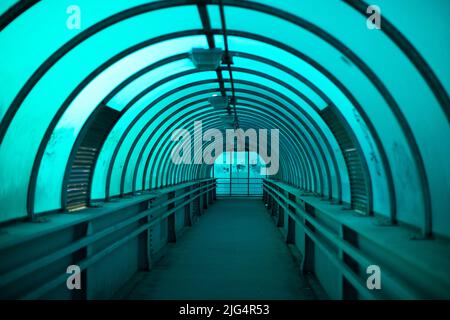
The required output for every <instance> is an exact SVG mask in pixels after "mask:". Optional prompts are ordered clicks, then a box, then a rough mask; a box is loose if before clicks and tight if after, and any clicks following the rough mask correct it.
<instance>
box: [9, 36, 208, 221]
mask: <svg viewBox="0 0 450 320" xmlns="http://www.w3.org/2000/svg"><path fill="white" fill-rule="evenodd" d="M189 35H191V36H192V35H202V34H201V32H200V31H199V30H185V31H182V32H176V33H169V34H165V35H162V36H159V37H155V38H152V39H149V40H146V41H143V42H141V43H138V44H137V45H135V46H132V47H130V48H127V49H125V50H123V51H122V52H120V53H118V54H117V55H115V56H113V57H111V58H110V59H109V60H107V61H106V62H104V63H102V64H101V65H100V66H99V67H97V68H96V69H95V70H94V71H92V72H91V73H90V74H89V75H88V76H87V77H86V78H85V79H84V80H83V81H82V82H80V83H79V84H78V86H77V87H76V88H75V89H74V90H73V91H72V92H71V93H70V94H69V95H68V96H67V98H66V99H65V101H64V102H63V104H62V105H61V107H59V108H58V110H57V112H56V113H55V115H54V116H53V118H52V120H51V122H50V124H49V125H48V127H47V129H46V131H45V133H44V136H43V138H42V140H41V142H40V144H39V148H38V151H37V153H36V156H35V160H34V162H33V167H32V171H31V176H30V180H29V183H28V194H27V211H28V216H29V217H30V218H31V219H32V218H33V216H34V195H35V191H36V183H37V177H38V172H39V168H40V164H41V161H42V157H43V155H44V152H45V149H46V147H47V144H48V142H49V140H50V137H51V135H52V133H53V130H54V129H55V127H56V126H57V124H58V122H59V120H60V118H61V117H62V115H63V114H64V112H65V111H66V110H67V108H68V107H69V106H70V104H71V103H72V101H73V100H74V99H75V98H76V97H77V96H78V94H79V93H80V92H81V91H82V90H83V89H84V88H85V87H86V86H87V85H88V84H89V83H90V82H91V81H92V80H94V79H95V77H97V76H98V75H99V74H101V73H102V72H103V71H104V70H106V69H107V68H108V67H109V66H111V65H112V64H114V63H115V62H117V61H119V60H120V59H122V58H124V57H126V56H128V55H129V54H130V53H132V52H134V51H137V50H139V49H142V48H144V47H147V46H149V45H152V44H156V43H159V42H163V41H166V40H170V39H176V38H179V37H180V36H189ZM97 108H98V106H97ZM5 117H6V114H5ZM0 141H1V125H0Z"/></svg>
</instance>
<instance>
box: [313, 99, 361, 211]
mask: <svg viewBox="0 0 450 320" xmlns="http://www.w3.org/2000/svg"><path fill="white" fill-rule="evenodd" d="M321 115H322V118H323V119H324V120H325V122H326V123H327V125H328V127H329V128H330V130H331V132H332V133H333V135H334V137H335V138H336V140H337V142H338V144H339V147H340V149H341V151H342V154H343V155H344V160H345V164H346V166H347V170H348V174H349V179H350V192H351V206H352V208H353V209H354V210H357V211H360V212H363V213H367V214H368V213H369V188H368V183H367V179H366V175H365V172H364V162H363V161H364V159H361V156H360V153H359V152H358V147H359V146H357V145H356V144H355V142H354V141H353V140H352V138H351V136H350V134H349V132H348V131H347V129H346V127H345V126H344V124H343V123H342V121H341V120H340V118H339V117H338V116H337V115H336V114H335V112H334V111H333V110H332V109H331V108H329V107H327V108H325V109H323V110H322V111H321Z"/></svg>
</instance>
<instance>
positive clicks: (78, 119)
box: [36, 36, 206, 212]
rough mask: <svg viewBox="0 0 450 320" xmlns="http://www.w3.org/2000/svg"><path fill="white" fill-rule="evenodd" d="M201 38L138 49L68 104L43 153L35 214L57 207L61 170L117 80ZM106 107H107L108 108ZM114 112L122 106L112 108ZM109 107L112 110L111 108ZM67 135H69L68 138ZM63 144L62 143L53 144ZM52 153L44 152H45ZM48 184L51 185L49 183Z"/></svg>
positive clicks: (202, 43) (182, 50)
mask: <svg viewBox="0 0 450 320" xmlns="http://www.w3.org/2000/svg"><path fill="white" fill-rule="evenodd" d="M205 42H206V41H205V37H203V36H196V37H184V38H178V39H174V40H170V41H164V42H162V43H158V44H155V45H152V46H149V47H147V48H144V49H141V50H139V51H137V52H135V53H133V54H130V55H128V56H126V57H125V58H123V59H121V60H120V61H118V62H117V63H115V64H114V65H112V66H111V67H109V68H108V69H106V70H105V71H104V72H103V73H101V74H100V75H99V76H97V77H96V78H95V79H94V80H93V81H92V82H91V83H90V84H89V85H88V86H87V87H86V88H85V89H84V90H83V91H81V93H80V94H79V95H78V96H77V97H76V99H74V101H73V102H72V103H71V104H70V106H69V107H68V109H67V111H66V112H65V113H64V115H63V116H62V118H61V120H60V121H59V123H58V125H57V126H56V128H55V130H54V132H53V134H52V137H51V139H50V141H49V147H48V148H47V149H48V150H47V152H46V153H45V154H44V157H43V159H42V164H41V167H40V171H39V176H38V183H37V190H39V191H40V192H37V193H36V200H37V201H36V211H37V212H40V211H48V210H51V209H55V208H58V206H59V199H58V197H57V196H56V195H58V194H61V191H62V190H61V186H62V184H63V183H62V181H63V177H64V171H65V167H66V164H67V160H68V158H69V155H70V152H71V150H72V146H73V143H74V142H75V139H76V137H77V136H78V133H79V132H80V130H81V128H82V126H83V124H84V122H85V121H86V120H87V117H88V116H89V115H90V114H91V112H92V111H93V110H94V109H95V108H96V107H97V106H98V105H99V104H100V103H101V102H102V101H103V99H104V98H105V97H106V96H107V94H108V93H109V92H111V91H112V90H113V89H114V88H115V87H116V85H117V83H120V82H121V81H123V80H125V79H127V78H128V77H130V76H131V75H133V74H134V73H135V72H137V71H139V70H141V69H142V68H144V67H146V66H147V65H149V64H152V63H154V62H156V61H159V60H161V59H164V58H166V57H168V56H171V55H173V54H179V53H185V52H187V51H189V50H190V48H191V47H190V46H191V45H192V44H194V45H197V46H205V45H206V44H205ZM108 106H109V105H108ZM114 106H115V107H116V109H118V111H120V110H122V108H123V105H117V104H116V105H114ZM114 106H113V107H114ZM68 132H69V133H70V135H68ZM57 141H64V143H57ZM50 149H51V150H52V152H48V151H49V150H50ZM48 181H54V182H55V183H52V184H49V183H48Z"/></svg>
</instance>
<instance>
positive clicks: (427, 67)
mask: <svg viewBox="0 0 450 320" xmlns="http://www.w3.org/2000/svg"><path fill="white" fill-rule="evenodd" d="M202 3H203V4H198V2H197V1H188V0H183V1H177V0H175V1H158V2H148V1H137V0H136V1H115V2H113V3H111V4H108V6H104V5H101V4H99V3H97V2H94V1H87V0H86V1H78V2H77V4H78V6H79V7H80V9H81V14H82V16H81V17H82V20H81V21H82V28H81V29H80V30H70V29H68V28H67V27H66V25H65V18H66V17H67V16H66V15H64V14H61V13H64V12H65V11H66V9H67V7H68V6H69V5H71V3H70V1H42V2H36V3H33V2H30V3H28V4H23V3H22V4H21V3H13V2H11V3H10V4H9V5H10V6H11V7H7V6H4V7H3V8H0V9H1V10H3V15H2V16H1V18H0V19H1V23H0V26H1V28H2V30H1V32H0V44H1V49H2V50H0V58H1V61H3V63H2V70H1V74H0V76H1V78H2V79H1V83H2V84H3V85H2V86H1V88H0V99H1V100H0V117H1V124H0V141H1V146H0V163H1V166H0V180H1V181H2V184H1V185H0V197H1V201H0V221H1V222H7V221H10V220H13V219H18V218H24V217H30V216H33V215H36V214H40V213H43V212H48V211H54V210H60V209H63V208H64V204H63V203H62V201H61V198H62V197H61V194H62V193H63V192H64V190H63V185H64V175H65V171H66V167H67V163H68V159H69V157H70V154H71V151H72V149H73V145H74V143H75V142H76V140H77V137H78V135H79V133H80V131H81V129H82V127H83V125H84V124H85V123H86V121H87V120H88V119H89V116H90V115H91V114H92V112H93V111H94V110H95V109H96V108H99V107H101V106H103V105H106V106H108V107H110V108H114V109H116V110H118V111H120V112H121V118H120V119H119V121H118V122H117V123H116V125H115V126H114V127H113V129H112V131H111V132H110V134H109V135H108V137H107V139H106V141H105V143H104V145H103V148H102V150H101V152H100V155H99V158H98V161H97V163H96V167H95V173H94V177H93V182H92V186H91V190H92V191H91V197H92V198H93V199H104V198H110V197H114V196H120V195H123V194H127V193H131V192H136V191H141V190H144V189H149V188H158V187H162V186H164V185H169V184H175V183H178V182H181V181H188V180H194V179H197V178H200V177H204V176H208V175H209V174H210V172H209V170H208V168H205V167H204V166H173V165H171V164H170V161H169V157H170V152H171V147H170V146H171V142H170V133H171V130H170V128H177V127H186V128H191V130H192V126H193V122H194V120H203V121H204V124H205V128H206V127H208V126H211V127H217V126H218V124H219V123H220V122H218V117H217V114H216V113H215V112H214V110H213V109H212V108H211V107H209V105H208V103H207V98H208V97H209V96H211V95H212V94H214V93H217V94H222V93H225V92H231V91H232V87H231V81H230V78H229V74H228V72H226V71H228V69H227V68H226V67H224V70H219V71H218V72H213V71H209V72H208V71H204V72H199V71H198V70H196V69H195V68H194V66H193V64H192V63H191V61H190V60H189V58H188V52H189V51H190V50H191V48H192V47H202V48H208V47H212V46H215V47H219V48H224V47H225V43H224V34H223V30H224V29H223V25H222V23H221V18H220V7H219V4H220V3H223V6H224V14H225V18H226V23H227V25H226V29H225V30H226V39H227V44H226V45H227V46H228V47H229V51H230V54H231V55H232V56H233V61H234V64H233V65H232V66H231V70H232V74H233V84H234V90H235V92H236V97H237V106H236V111H237V114H238V117H239V122H240V124H241V127H242V128H244V129H245V128H279V129H280V136H281V141H280V158H281V161H280V166H281V168H280V171H279V174H278V175H277V176H276V177H275V178H277V179H280V180H283V181H286V182H288V183H290V184H293V185H295V186H298V187H300V188H302V189H304V190H306V191H312V192H314V193H316V194H317V195H320V196H324V197H329V198H332V199H335V200H337V201H343V202H350V201H351V194H350V185H349V184H350V182H349V177H348V171H347V168H346V165H345V162H344V159H343V154H342V152H341V150H340V149H339V146H338V143H337V141H336V139H335V137H334V136H333V134H332V132H331V131H330V128H329V127H328V126H327V124H326V123H325V122H324V120H323V119H322V117H321V116H320V112H321V111H322V110H323V109H324V108H326V107H329V108H333V110H337V111H338V112H339V113H340V114H341V115H342V116H343V118H344V119H345V120H346V122H347V125H348V127H349V128H351V132H352V135H353V136H354V137H355V138H356V140H357V142H358V144H359V146H360V147H361V155H362V157H363V159H364V160H365V163H366V164H367V169H368V170H367V172H368V176H369V177H370V190H371V194H370V195H369V196H370V198H371V207H370V213H372V214H377V215H381V216H384V217H387V218H389V219H391V220H392V221H393V222H400V223H405V224H408V225H411V226H414V227H415V228H417V229H420V230H421V231H422V233H423V234H424V235H426V236H429V235H431V234H435V235H443V236H449V235H450V223H449V216H448V203H447V202H448V200H447V199H448V198H449V196H450V187H449V181H450V169H449V166H448V160H449V159H450V140H449V139H445V137H449V136H450V128H449V114H450V112H449V100H448V88H449V86H450V79H449V78H450V76H449V75H448V72H446V70H448V67H449V66H448V63H449V62H448V59H447V57H446V53H448V49H449V48H448V42H447V41H446V39H447V38H448V26H447V24H446V16H445V14H446V13H447V12H449V3H448V2H447V1H434V2H433V3H432V4H427V3H425V2H419V1H417V2H413V3H411V2H410V1H408V2H407V3H406V2H401V1H396V2H395V3H393V2H389V1H378V5H379V6H380V7H381V8H382V17H383V20H382V23H383V25H382V28H381V30H369V29H368V28H367V27H365V25H366V19H367V15H366V12H365V10H366V8H367V5H366V4H364V3H363V2H359V1H350V0H349V1H344V2H341V1H329V2H328V1H327V2H320V3H317V1H314V2H313V1H311V2H308V1H306V2H305V1H302V2H301V3H298V2H295V5H294V2H293V1H239V0H228V1H227V0H224V1H203V2H202ZM405 6H407V7H408V10H409V12H411V14H412V15H417V16H419V15H420V19H418V21H416V22H415V23H414V24H412V23H411V22H410V21H408V20H407V19H406V18H404V16H403V15H402V12H403V10H404V8H405ZM174 17H176V18H175V19H174ZM205 17H206V19H205ZM168 21H170V23H168ZM431 27H432V28H433V29H432V30H430V28H431ZM348 30H352V32H348ZM430 33H432V34H433V36H432V37H430V36H429V34H430ZM219 73H220V74H221V78H222V81H220V79H219V78H218V74H219Z"/></svg>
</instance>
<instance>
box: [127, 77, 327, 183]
mask: <svg viewBox="0 0 450 320" xmlns="http://www.w3.org/2000/svg"><path fill="white" fill-rule="evenodd" d="M203 81H204V80H202V81H200V82H203ZM208 82H209V83H214V82H216V81H215V80H209V81H208ZM235 82H236V83H242V81H241V80H235ZM197 83H199V82H196V83H192V85H193V86H194V85H196V84H197ZM245 84H247V85H251V83H249V82H245ZM236 91H238V90H236ZM209 92H213V91H209ZM240 92H243V90H240ZM259 96H260V97H262V95H259ZM265 99H266V100H269V101H271V98H270V97H265ZM271 102H272V103H275V104H278V106H280V107H281V108H283V109H284V106H283V105H281V104H279V103H277V102H276V101H274V100H273V99H272V101H271ZM266 105H267V104H266ZM286 110H287V113H290V114H291V115H292V116H293V117H295V114H294V113H293V112H292V111H289V109H286ZM155 117H156V116H155ZM297 120H299V119H297ZM299 121H300V122H301V123H302V124H304V123H303V122H302V121H301V120H299ZM146 129H147V128H146V127H143V128H142V129H141V132H140V133H139V135H138V136H137V137H136V138H135V141H134V143H133V144H132V147H131V148H130V149H129V153H128V156H127V160H126V162H125V165H124V168H126V167H127V166H128V165H127V164H128V160H129V159H130V157H131V153H132V152H133V150H134V147H135V145H136V144H137V140H138V139H139V138H140V136H141V134H142V133H143V131H145V130H146ZM300 134H301V135H302V136H303V139H304V140H305V141H306V143H307V144H309V140H308V139H307V138H306V137H305V136H304V135H303V133H300ZM309 135H311V138H312V139H313V140H315V144H316V145H317V149H318V150H322V149H321V145H320V143H318V141H317V140H316V139H314V137H315V135H314V134H313V133H312V132H309ZM309 149H310V150H311V152H313V153H314V154H315V151H314V148H313V147H312V146H311V145H309ZM305 150H306V149H305ZM322 157H323V160H322V162H323V163H324V165H325V166H327V165H328V164H327V162H328V161H326V160H325V159H326V157H324V154H323V151H322ZM316 162H317V159H316ZM327 170H328V174H329V169H326V171H327ZM318 171H321V170H318ZM319 175H321V173H319ZM122 178H123V177H122ZM122 181H123V179H122Z"/></svg>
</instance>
